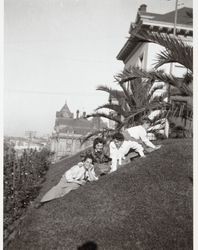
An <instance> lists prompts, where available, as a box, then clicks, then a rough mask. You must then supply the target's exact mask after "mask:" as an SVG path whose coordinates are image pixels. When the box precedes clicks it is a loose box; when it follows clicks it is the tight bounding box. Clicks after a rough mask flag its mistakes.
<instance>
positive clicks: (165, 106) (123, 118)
mask: <svg viewBox="0 0 198 250" xmlns="http://www.w3.org/2000/svg"><path fill="white" fill-rule="evenodd" d="M132 37H136V38H138V41H139V42H144V43H148V42H150V43H156V44H158V45H161V46H163V47H164V50H163V51H162V52H161V53H159V54H158V55H157V58H156V63H155V66H154V69H153V70H151V71H146V70H143V69H140V68H138V67H133V68H129V69H127V70H124V71H123V72H122V73H119V74H117V75H116V76H115V80H116V82H117V83H118V85H119V86H120V87H121V90H115V89H112V88H108V87H107V86H99V87H98V88H97V90H101V91H105V92H107V93H109V95H110V97H111V98H113V99H114V100H116V101H117V103H112V102H110V103H106V104H104V105H101V106H100V107H98V108H97V109H96V113H93V114H90V115H89V116H88V117H91V116H92V117H94V116H99V117H105V118H107V119H110V120H113V121H115V122H116V127H115V129H116V130H120V129H121V128H122V127H123V126H124V127H128V126H131V124H135V122H136V121H139V120H140V118H141V117H142V116H145V115H148V114H149V113H150V112H151V111H152V110H157V109H158V110H161V111H162V112H161V113H160V116H159V115H158V116H157V117H156V120H157V121H158V122H159V120H160V119H164V118H170V117H181V118H183V119H184V120H185V121H186V120H190V121H191V120H192V105H191V104H189V101H188V100H189V99H191V100H192V96H193V92H192V88H191V86H190V85H191V83H192V81H193V48H192V46H190V45H188V44H184V43H183V41H182V40H181V39H179V38H175V37H172V36H171V35H167V34H159V33H155V32H150V31H145V30H142V29H141V25H138V26H137V27H136V28H135V29H134V30H133V33H132V34H131V38H132ZM169 63H178V64H180V65H182V66H183V67H185V68H186V74H185V75H184V76H183V77H182V78H177V77H176V76H174V75H173V74H167V73H165V72H164V71H162V70H160V69H159V68H160V67H161V66H163V65H165V64H169ZM126 83H127V84H126ZM156 83H157V84H156ZM161 83H165V84H166V85H168V86H171V92H170V93H168V92H167V88H166V89H165V91H164V89H162V84H161ZM160 88H161V91H159V90H160ZM158 93H160V94H159V95H158ZM168 95H169V96H168ZM167 96H168V97H169V102H166V101H164V100H165V98H167ZM156 97H157V98H156ZM104 108H105V109H109V110H111V111H113V113H112V112H111V113H110V114H107V113H105V112H98V110H100V109H104ZM154 122H155V120H154ZM99 132H100V133H101V131H99Z"/></svg>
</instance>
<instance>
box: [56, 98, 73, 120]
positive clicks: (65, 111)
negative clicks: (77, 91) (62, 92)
mask: <svg viewBox="0 0 198 250" xmlns="http://www.w3.org/2000/svg"><path fill="white" fill-rule="evenodd" d="M56 116H57V117H65V118H72V117H73V114H72V113H71V111H70V110H69V107H68V106H67V102H65V105H64V106H63V107H62V109H61V110H60V111H59V112H57V113H56Z"/></svg>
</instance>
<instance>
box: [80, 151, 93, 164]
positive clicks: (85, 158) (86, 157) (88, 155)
mask: <svg viewBox="0 0 198 250" xmlns="http://www.w3.org/2000/svg"><path fill="white" fill-rule="evenodd" d="M81 157H82V161H86V160H87V159H92V163H94V157H93V155H92V154H91V153H85V154H84V155H82V156H81Z"/></svg>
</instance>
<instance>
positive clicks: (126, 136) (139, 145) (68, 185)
mask: <svg viewBox="0 0 198 250" xmlns="http://www.w3.org/2000/svg"><path fill="white" fill-rule="evenodd" d="M150 125H151V122H150V120H149V119H144V120H143V124H142V125H139V126H135V127H131V128H128V129H126V130H125V131H123V133H120V132H117V133H115V134H114V135H113V136H112V140H111V142H110V143H109V145H106V144H105V141H104V140H103V139H102V138H100V137H97V138H95V140H94V142H93V148H92V150H91V151H89V152H86V154H85V155H84V157H83V159H82V161H81V162H79V163H78V164H77V165H75V166H73V167H72V168H70V169H69V170H67V171H66V172H65V173H64V174H63V176H62V178H61V179H60V181H59V183H58V184H57V185H56V186H54V187H53V188H51V189H50V190H49V191H48V192H47V193H46V194H45V195H44V196H43V198H42V199H41V201H40V202H39V204H37V208H38V207H40V206H41V205H42V204H44V203H45V202H48V201H50V200H53V199H56V198H59V197H62V196H64V195H66V194H67V193H69V192H70V191H71V190H74V189H77V188H79V187H80V186H81V185H84V184H86V183H87V182H91V181H96V180H98V179H99V178H100V176H102V175H105V174H109V173H112V172H114V171H116V170H117V168H118V166H119V165H123V164H125V163H127V162H129V161H130V152H133V151H135V152H136V153H138V155H139V156H140V157H145V153H144V152H145V150H146V148H145V146H146V147H148V148H151V149H152V150H156V149H159V148H160V147H161V145H158V146H156V145H154V144H153V143H152V142H151V141H150V140H149V139H148V136H147V129H148V128H149V127H150Z"/></svg>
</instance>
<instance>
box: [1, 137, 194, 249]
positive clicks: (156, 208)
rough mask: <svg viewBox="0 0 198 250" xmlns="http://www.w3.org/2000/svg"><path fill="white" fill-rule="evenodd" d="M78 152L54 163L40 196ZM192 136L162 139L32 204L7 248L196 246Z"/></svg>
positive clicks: (56, 180) (189, 247)
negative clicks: (125, 162) (110, 169)
mask: <svg viewBox="0 0 198 250" xmlns="http://www.w3.org/2000/svg"><path fill="white" fill-rule="evenodd" d="M79 159H80V158H79V155H77V156H74V157H71V158H68V159H64V160H63V161H62V162H60V163H58V164H55V165H52V166H51V168H50V170H49V172H48V174H47V180H46V182H45V183H44V185H43V188H42V190H41V193H40V195H39V197H38V199H40V198H41V197H42V195H44V193H45V192H46V191H47V190H49V189H50V188H51V187H52V186H54V185H55V184H56V183H57V182H58V181H59V179H60V177H61V175H62V174H63V173H64V172H65V171H66V170H67V169H68V168H70V167H71V166H72V165H73V164H74V163H76V162H77V161H78V160H79ZM192 208H193V204H192V140H191V139H177V140H176V139H175V140H165V141H163V147H162V148H161V149H160V150H158V151H154V152H152V153H150V154H149V155H147V157H146V158H136V159H134V160H133V161H132V162H131V163H130V164H128V165H125V166H123V167H122V168H120V169H118V171H116V172H114V173H112V174H109V175H107V176H104V177H101V178H100V180H98V181H97V182H93V183H89V184H87V185H85V186H83V187H81V188H79V189H77V190H75V191H72V192H71V193H69V194H68V195H66V196H65V197H63V198H60V199H57V200H54V201H51V202H49V203H47V204H45V205H44V206H43V207H41V208H40V209H34V208H31V207H30V208H29V209H28V212H27V216H26V218H25V219H24V221H23V223H22V224H21V226H20V228H19V231H18V233H17V235H16V237H15V239H14V240H13V241H12V242H11V243H10V244H9V246H7V247H6V249H14V250H17V249H20V250H23V249H68V250H70V249H71V250H72V249H81V250H82V249H95V250H96V249H112V250H121V249H129V250H131V249H132V250H136V249H142V250H149V249H156V250H159V249H167V250H170V249H171V250H173V249H186V250H189V249H192V248H193V247H192V245H193V244H192V240H193V239H192V237H193V236H192V230H193V224H192Z"/></svg>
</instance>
